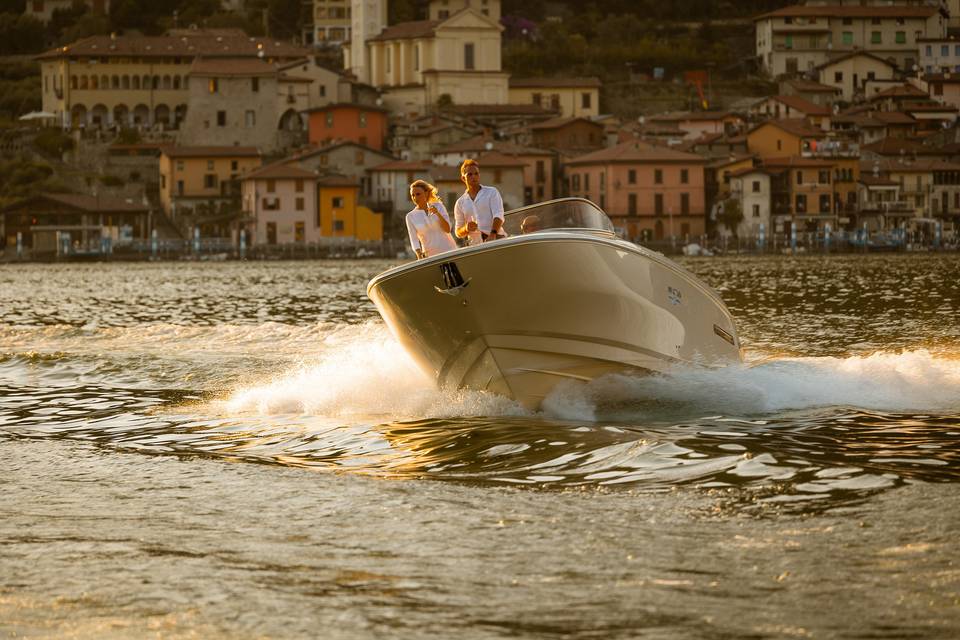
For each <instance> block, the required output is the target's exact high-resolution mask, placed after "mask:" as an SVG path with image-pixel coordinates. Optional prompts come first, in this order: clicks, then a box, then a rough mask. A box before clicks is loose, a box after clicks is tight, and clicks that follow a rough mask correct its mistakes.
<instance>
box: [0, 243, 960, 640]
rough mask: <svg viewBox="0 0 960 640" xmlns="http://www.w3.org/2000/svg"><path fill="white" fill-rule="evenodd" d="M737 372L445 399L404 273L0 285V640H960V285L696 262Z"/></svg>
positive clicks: (55, 268) (923, 268)
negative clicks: (376, 300) (414, 323)
mask: <svg viewBox="0 0 960 640" xmlns="http://www.w3.org/2000/svg"><path fill="white" fill-rule="evenodd" d="M685 264H686V266H687V267H688V268H690V269H691V270H693V271H694V272H696V273H697V274H699V275H700V276H701V277H702V278H704V279H705V280H706V281H707V282H708V283H709V284H711V285H712V286H714V287H715V288H717V289H718V290H719V291H720V293H721V295H722V296H723V297H724V299H725V300H726V301H727V304H728V306H729V307H730V309H731V311H732V312H733V314H734V315H735V316H736V318H737V321H738V325H739V327H740V331H741V336H742V339H743V342H744V344H745V346H746V350H747V358H748V361H749V362H748V365H747V366H743V367H735V368H729V369H725V370H720V371H711V372H697V371H677V372H676V375H674V376H673V377H671V378H663V379H658V378H647V379H635V378H629V377H615V378H610V379H607V380H602V381H597V382H595V383H592V384H590V385H586V386H573V387H569V388H565V389H562V390H559V391H558V392H557V393H555V394H554V395H553V396H552V397H551V398H550V399H549V400H548V402H547V403H546V406H545V409H544V411H543V412H541V413H538V414H529V413H527V412H525V411H524V410H522V409H521V408H520V407H519V406H517V405H515V404H514V403H512V402H509V401H507V400H505V399H502V398H497V397H491V396H488V395H485V394H481V393H475V392H460V393H442V392H440V391H437V390H435V389H434V388H433V386H432V384H431V382H430V381H429V380H427V379H426V378H424V377H423V376H422V375H421V374H420V373H419V372H418V371H416V370H415V368H414V367H413V366H412V364H411V363H410V361H409V360H408V359H407V357H406V356H405V354H404V353H403V352H402V350H401V349H400V348H399V347H398V345H397V344H396V343H395V342H394V341H393V340H392V339H391V337H390V335H389V333H388V332H387V330H386V329H385V327H384V325H383V324H382V323H381V322H380V320H379V318H378V316H377V314H376V311H375V309H374V308H373V307H372V305H371V304H370V303H369V302H368V300H367V299H366V295H365V284H366V282H367V280H368V279H369V278H370V277H371V276H373V275H374V274H376V273H378V272H380V271H382V270H383V269H385V268H387V267H388V266H390V263H386V262H264V263H219V264H212V263H207V264H200V263H182V264H175V263H162V264H106V265H93V264H91V265H7V266H4V267H3V268H2V269H0V496H2V500H0V636H2V637H21V636H26V637H43V638H64V637H66V638H130V637H151V638H153V637H156V638H218V637H223V638H227V637H229V638H302V637H325V638H383V637H397V638H511V637H528V638H638V637H643V638H681V637H682V638H731V637H749V638H785V637H786V638H791V637H796V638H807V637H810V638H955V637H958V635H960V542H958V535H957V534H958V531H960V491H958V488H960V256H958V255H956V254H952V255H921V256H900V255H896V256H834V257H804V258H749V259H729V258H725V259H697V260H688V261H686V262H685Z"/></svg>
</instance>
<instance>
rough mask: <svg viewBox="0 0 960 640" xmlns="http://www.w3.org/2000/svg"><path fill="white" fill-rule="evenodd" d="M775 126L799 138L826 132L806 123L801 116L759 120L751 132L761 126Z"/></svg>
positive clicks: (813, 136) (818, 135)
mask: <svg viewBox="0 0 960 640" xmlns="http://www.w3.org/2000/svg"><path fill="white" fill-rule="evenodd" d="M768 126H769V127H776V128H778V129H780V130H781V131H786V132H787V133H789V134H792V135H795V136H799V137H801V138H815V137H816V138H818V137H821V136H824V135H826V132H825V131H824V130H823V129H818V128H816V127H814V126H811V125H809V124H807V121H806V120H804V119H803V118H781V119H779V120H776V119H774V120H767V121H766V122H761V123H760V124H758V125H756V126H755V127H753V128H752V129H750V131H751V132H753V131H756V130H757V129H759V128H761V127H768Z"/></svg>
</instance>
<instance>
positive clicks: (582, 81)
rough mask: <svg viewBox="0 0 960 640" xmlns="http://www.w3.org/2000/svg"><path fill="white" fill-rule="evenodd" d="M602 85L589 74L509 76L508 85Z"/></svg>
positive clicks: (591, 86)
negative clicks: (574, 75)
mask: <svg viewBox="0 0 960 640" xmlns="http://www.w3.org/2000/svg"><path fill="white" fill-rule="evenodd" d="M600 86H602V83H601V82H600V78H597V77H596V76H590V77H587V78H510V87H511V88H517V89H525V88H531V89H536V88H539V87H567V88H570V87H572V88H577V89H579V88H586V87H590V88H599V87H600Z"/></svg>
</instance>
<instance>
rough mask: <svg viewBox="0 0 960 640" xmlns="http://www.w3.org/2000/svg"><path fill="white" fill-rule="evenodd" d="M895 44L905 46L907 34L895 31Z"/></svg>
mask: <svg viewBox="0 0 960 640" xmlns="http://www.w3.org/2000/svg"><path fill="white" fill-rule="evenodd" d="M895 42H896V43H897V44H907V32H906V31H897V37H896V39H895Z"/></svg>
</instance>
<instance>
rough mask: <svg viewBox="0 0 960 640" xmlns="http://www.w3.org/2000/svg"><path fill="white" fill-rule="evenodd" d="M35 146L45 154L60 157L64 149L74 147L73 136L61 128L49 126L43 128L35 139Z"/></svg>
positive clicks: (67, 149)
mask: <svg viewBox="0 0 960 640" xmlns="http://www.w3.org/2000/svg"><path fill="white" fill-rule="evenodd" d="M33 146H34V147H35V148H36V149H37V151H39V152H40V153H42V154H44V155H47V156H54V157H57V158H59V157H60V156H61V155H63V152H64V151H70V150H71V149H73V138H71V137H70V136H68V135H67V134H65V133H64V132H63V131H61V130H60V129H56V128H54V127H48V128H46V129H42V130H41V131H40V133H38V134H37V137H36V138H34V139H33Z"/></svg>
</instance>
